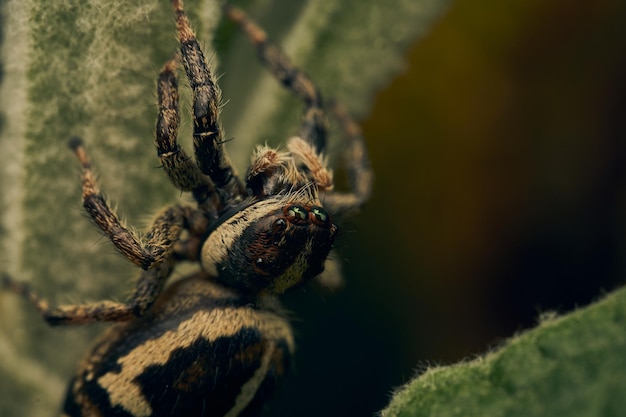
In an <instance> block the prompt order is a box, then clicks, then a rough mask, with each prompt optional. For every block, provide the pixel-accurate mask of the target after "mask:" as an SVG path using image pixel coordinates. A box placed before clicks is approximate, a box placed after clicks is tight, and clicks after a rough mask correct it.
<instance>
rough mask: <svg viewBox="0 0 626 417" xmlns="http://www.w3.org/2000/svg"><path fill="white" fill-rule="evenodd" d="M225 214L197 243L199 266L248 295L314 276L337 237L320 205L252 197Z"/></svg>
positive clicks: (280, 289)
mask: <svg viewBox="0 0 626 417" xmlns="http://www.w3.org/2000/svg"><path fill="white" fill-rule="evenodd" d="M306 201H309V202H310V200H306ZM225 217H226V219H225V220H223V221H222V222H221V223H220V222H219V221H218V226H217V227H215V229H214V230H213V231H212V232H211V233H210V234H209V236H208V237H207V239H206V241H205V242H204V244H203V246H202V253H201V260H202V266H203V268H204V269H205V270H206V271H207V272H209V273H210V274H212V275H214V276H215V277H216V279H217V280H218V281H219V282H221V283H223V284H224V285H227V286H230V287H234V288H237V289H239V290H241V291H244V292H248V293H260V292H265V293H271V294H281V293H283V292H284V291H285V290H287V289H289V288H291V287H294V286H296V285H299V284H302V283H304V282H306V281H308V280H309V279H311V278H313V277H314V276H316V275H319V274H320V273H321V272H322V271H323V270H324V263H325V261H326V258H327V257H328V254H329V252H330V250H331V248H332V246H333V243H334V241H335V237H336V235H337V226H336V225H335V224H333V223H332V221H331V219H330V216H329V214H328V213H327V212H326V211H325V210H324V209H323V208H322V207H320V206H319V205H315V204H309V203H304V202H303V201H298V200H294V199H286V198H285V197H271V198H267V199H264V200H261V201H256V202H254V203H252V204H249V205H247V206H244V207H243V208H241V209H239V210H237V211H235V212H234V214H230V213H229V214H227V215H226V216H225Z"/></svg>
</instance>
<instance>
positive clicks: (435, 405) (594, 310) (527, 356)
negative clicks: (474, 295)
mask: <svg viewBox="0 0 626 417" xmlns="http://www.w3.org/2000/svg"><path fill="white" fill-rule="evenodd" d="M625 328H626V289H621V290H619V291H617V292H616V293H614V294H612V295H610V296H608V297H606V298H605V299H604V300H602V301H600V302H598V303H596V304H593V305H591V306H589V307H587V308H584V309H581V310H578V311H575V312H573V313H570V314H568V315H566V316H563V317H560V318H546V319H545V320H543V321H542V323H541V324H540V325H539V326H538V327H537V328H535V329H533V330H531V331H528V332H525V333H523V334H521V335H519V336H516V337H513V338H512V339H510V340H508V341H507V342H506V343H505V344H504V345H503V346H502V347H501V348H499V349H497V350H496V351H494V352H492V353H489V354H487V355H486V356H484V357H481V358H478V359H475V360H472V361H468V362H466V363H461V364H457V365H453V366H446V367H434V368H431V369H428V370H427V371H426V372H424V373H423V374H422V375H420V376H418V377H417V378H416V379H415V380H413V381H412V382H410V383H409V384H407V385H406V386H405V387H403V388H402V389H400V390H399V391H398V392H397V393H396V394H395V395H394V397H393V399H392V401H391V403H390V405H389V406H388V407H387V409H385V410H384V411H383V412H382V416H383V417H394V416H398V417H400V416H403V417H408V416H415V417H417V416H431V417H435V416H438V417H452V416H464V417H466V416H492V417H495V416H507V417H515V416H520V417H522V416H524V417H534V416H536V417H539V416H542V417H543V416H545V417H548V416H568V417H574V416H576V417H579V416H580V417H583V416H589V417H595V416H607V417H609V416H622V415H623V414H624V411H623V410H624V409H626V396H625V395H624V394H625V393H626V356H625V355H624V351H625V349H626V332H624V329H625Z"/></svg>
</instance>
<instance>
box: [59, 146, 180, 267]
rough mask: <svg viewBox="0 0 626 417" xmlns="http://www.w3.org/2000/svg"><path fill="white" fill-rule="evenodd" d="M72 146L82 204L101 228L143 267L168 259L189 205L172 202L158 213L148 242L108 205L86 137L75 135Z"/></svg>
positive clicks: (136, 263)
mask: <svg viewBox="0 0 626 417" xmlns="http://www.w3.org/2000/svg"><path fill="white" fill-rule="evenodd" d="M69 146H70V148H71V149H72V150H73V151H74V153H75V154H76V157H77V158H78V160H79V161H80V163H81V166H82V168H83V173H82V181H83V187H82V188H83V207H84V208H85V210H86V211H87V213H88V214H89V216H90V217H91V218H92V219H93V221H94V222H95V223H96V225H97V226H98V227H99V228H100V230H102V231H103V232H104V234H105V235H106V236H107V237H108V238H109V240H111V242H112V243H113V244H114V245H115V247H116V248H117V249H118V250H119V251H120V252H121V253H122V254H123V255H124V256H126V257H127V258H128V259H129V260H130V261H131V262H132V263H134V264H135V265H137V266H139V267H141V268H143V269H149V268H151V267H152V266H154V265H155V264H158V263H160V262H163V261H164V260H165V259H167V258H168V257H169V255H170V254H171V252H172V249H173V245H174V243H175V242H176V241H177V240H178V238H179V237H180V234H181V233H182V231H183V229H184V228H185V223H186V217H187V216H188V215H189V213H190V212H189V209H188V208H186V207H183V206H172V207H168V208H167V209H165V210H163V211H162V212H161V213H159V214H158V215H157V217H156V218H155V220H154V222H153V224H152V226H151V228H150V230H149V232H148V233H147V234H146V236H145V241H146V243H145V244H142V242H141V241H140V240H139V238H138V237H137V236H136V234H135V233H134V232H133V231H131V230H130V229H128V228H127V227H125V226H124V225H123V224H122V223H121V222H120V220H119V219H118V217H117V215H116V214H115V213H114V212H113V210H111V209H110V208H109V206H108V204H107V202H106V200H105V199H104V197H103V195H102V193H101V192H100V189H99V187H98V184H97V182H96V179H95V175H94V173H93V169H92V167H91V161H90V160H89V158H88V157H87V153H86V152H85V148H84V146H83V141H82V140H81V139H79V138H72V139H70V143H69Z"/></svg>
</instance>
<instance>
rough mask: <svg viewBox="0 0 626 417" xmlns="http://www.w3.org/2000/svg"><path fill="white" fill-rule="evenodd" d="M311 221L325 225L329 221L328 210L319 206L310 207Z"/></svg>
mask: <svg viewBox="0 0 626 417" xmlns="http://www.w3.org/2000/svg"><path fill="white" fill-rule="evenodd" d="M311 221H312V222H313V223H315V224H317V225H320V226H327V225H328V224H329V223H330V216H329V215H328V212H327V211H326V210H324V209H323V208H321V207H313V208H312V209H311Z"/></svg>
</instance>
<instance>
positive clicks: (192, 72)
mask: <svg viewBox="0 0 626 417" xmlns="http://www.w3.org/2000/svg"><path fill="white" fill-rule="evenodd" d="M172 4H173V6H174V11H175V13H176V28H177V30H178V38H179V41H180V51H181V59H182V62H183V66H184V67H185V72H186V74H187V78H188V80H189V85H190V87H191V89H192V92H193V139H194V140H193V142H194V147H195V153H196V158H197V163H198V166H199V167H200V170H201V171H202V172H203V173H204V174H205V175H208V176H209V178H210V179H211V181H212V182H213V185H214V186H215V188H216V189H217V190H218V194H219V198H220V202H221V207H220V208H224V207H225V206H228V205H230V204H231V203H232V202H233V201H235V202H236V201H238V200H240V199H241V198H243V197H244V196H245V190H244V189H243V185H242V184H241V182H240V180H239V178H238V177H237V175H236V173H235V170H234V168H233V166H232V165H231V163H230V160H229V158H228V156H227V154H226V150H225V149H224V146H223V143H224V137H223V132H222V128H221V126H220V122H219V108H220V105H221V91H220V89H219V87H218V86H217V83H216V82H215V78H214V75H213V73H212V72H211V71H210V70H209V67H208V65H207V63H206V59H205V57H204V54H203V52H202V50H201V48H200V45H199V44H198V41H197V40H196V37H195V34H194V32H193V30H192V29H191V26H190V24H189V20H188V19H187V16H186V15H185V12H184V10H183V2H182V0H173V1H172Z"/></svg>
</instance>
